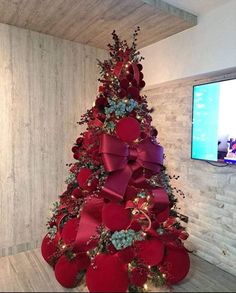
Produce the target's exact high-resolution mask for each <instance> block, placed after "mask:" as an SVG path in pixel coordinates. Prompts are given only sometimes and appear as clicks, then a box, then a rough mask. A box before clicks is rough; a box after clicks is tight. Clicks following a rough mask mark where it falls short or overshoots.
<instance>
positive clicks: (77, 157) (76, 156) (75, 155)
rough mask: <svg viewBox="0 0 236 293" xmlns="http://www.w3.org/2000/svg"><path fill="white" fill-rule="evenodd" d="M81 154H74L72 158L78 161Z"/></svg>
mask: <svg viewBox="0 0 236 293" xmlns="http://www.w3.org/2000/svg"><path fill="white" fill-rule="evenodd" d="M80 156H81V154H80V153H74V155H73V157H74V159H75V160H79V159H80Z"/></svg>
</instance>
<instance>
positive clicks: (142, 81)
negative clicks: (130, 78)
mask: <svg viewBox="0 0 236 293" xmlns="http://www.w3.org/2000/svg"><path fill="white" fill-rule="evenodd" d="M145 85H146V83H145V81H144V80H140V82H139V87H140V88H144V87H145Z"/></svg>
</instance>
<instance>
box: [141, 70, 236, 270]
mask: <svg viewBox="0 0 236 293" xmlns="http://www.w3.org/2000/svg"><path fill="white" fill-rule="evenodd" d="M234 76H236V74H231V75H228V76H217V75H216V74H214V76H212V78H208V79H201V80H191V79H188V80H182V81H173V82H168V83H164V84H160V85H158V86H156V87H155V88H154V89H150V90H147V91H146V92H145V94H147V96H148V101H149V105H150V106H152V107H153V108H154V109H155V111H154V113H153V125H155V126H156V127H157V129H158V131H159V140H160V142H161V144H162V145H163V146H164V149H165V154H166V161H165V162H166V165H167V167H168V170H169V173H170V175H171V174H176V175H180V179H179V180H178V181H177V182H176V184H175V185H176V186H177V187H179V188H180V189H182V190H183V191H184V193H185V194H186V198H184V199H183V198H181V197H180V198H179V206H180V208H181V210H180V212H181V213H183V214H185V215H187V216H188V217H189V223H188V231H189V233H190V238H189V240H188V246H189V247H191V248H192V249H194V252H195V253H196V254H197V255H199V256H201V257H202V258H204V259H206V260H208V261H210V262H211V263H213V264H215V265H217V266H219V267H220V268H222V269H224V270H226V271H228V272H230V273H232V274H234V275H236V168H235V167H224V168H222V167H221V168H220V167H214V166H211V165H209V164H208V163H207V162H203V161H196V160H191V116H192V85H193V84H196V83H201V82H207V81H210V80H217V79H221V78H229V77H234Z"/></svg>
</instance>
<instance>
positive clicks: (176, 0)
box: [165, 0, 230, 16]
mask: <svg viewBox="0 0 236 293" xmlns="http://www.w3.org/2000/svg"><path fill="white" fill-rule="evenodd" d="M165 2H167V3H169V4H171V5H175V6H177V7H179V8H181V9H184V10H186V11H188V12H190V13H193V14H195V15H198V16H201V15H203V14H206V13H208V12H209V11H211V10H213V9H214V8H216V7H218V6H220V5H223V4H225V3H227V2H230V0H165Z"/></svg>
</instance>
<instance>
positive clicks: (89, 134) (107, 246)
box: [41, 28, 190, 292]
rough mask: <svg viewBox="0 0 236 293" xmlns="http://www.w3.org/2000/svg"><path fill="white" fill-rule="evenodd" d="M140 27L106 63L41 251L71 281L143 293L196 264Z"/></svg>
mask: <svg viewBox="0 0 236 293" xmlns="http://www.w3.org/2000/svg"><path fill="white" fill-rule="evenodd" d="M138 32H139V28H138V29H137V30H135V32H134V34H133V42H132V44H131V45H130V46H129V45H128V44H127V42H126V41H121V40H120V39H119V37H118V36H117V34H116V33H115V31H114V32H113V33H112V36H113V43H112V44H108V48H109V53H110V59H109V60H105V61H104V62H101V61H99V62H98V65H99V67H100V74H101V78H100V79H99V81H100V82H101V85H100V87H99V91H98V95H97V97H96V100H95V104H94V106H93V107H92V108H91V109H90V110H88V111H87V112H86V113H85V114H84V115H83V116H82V117H81V120H80V122H79V124H86V125H87V128H86V131H85V132H83V133H81V134H80V136H79V137H78V138H77V140H76V143H75V145H74V146H73V147H72V152H73V153H74V159H75V162H74V163H73V164H70V165H69V167H70V173H69V177H68V179H67V180H66V183H67V189H66V191H65V192H64V193H63V194H62V195H60V197H59V200H58V201H57V202H56V203H54V207H53V209H52V213H53V215H52V217H51V219H49V221H48V233H47V235H46V236H45V238H44V239H43V242H42V246H41V250H42V255H43V257H44V259H45V260H46V261H47V262H48V263H49V264H50V265H51V266H52V267H53V268H54V270H55V277H56V279H57V280H58V282H59V283H60V284H61V285H62V286H64V287H68V288H71V287H75V286H78V285H79V284H80V283H81V282H83V279H85V281H86V285H87V287H88V290H89V291H90V292H126V291H129V292H142V291H143V290H144V289H145V288H146V286H147V282H152V283H154V285H155V286H163V285H171V284H175V283H177V282H179V281H181V280H182V279H183V278H184V277H185V276H186V274H187V273H188V270H189V265H190V263H189V256H188V252H187V250H186V249H185V247H184V245H183V240H185V239H186V238H187V237H188V234H187V233H186V232H185V230H184V228H183V227H182V226H181V222H180V220H179V218H178V213H177V210H176V202H177V199H176V189H174V188H173V187H172V186H171V184H170V179H172V178H171V177H170V176H169V175H168V174H167V171H166V169H165V167H164V166H163V148H162V146H161V145H160V144H159V142H158V141H157V130H156V129H155V127H154V126H151V121H152V117H151V115H150V113H151V112H152V111H151V110H149V108H148V105H147V99H146V96H144V95H142V94H141V91H142V89H143V88H144V86H145V82H144V80H143V73H142V65H141V63H140V62H141V61H142V59H143V58H142V57H140V55H139V52H138V51H137V49H136V41H137V35H138ZM174 178H176V177H175V176H174Z"/></svg>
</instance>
